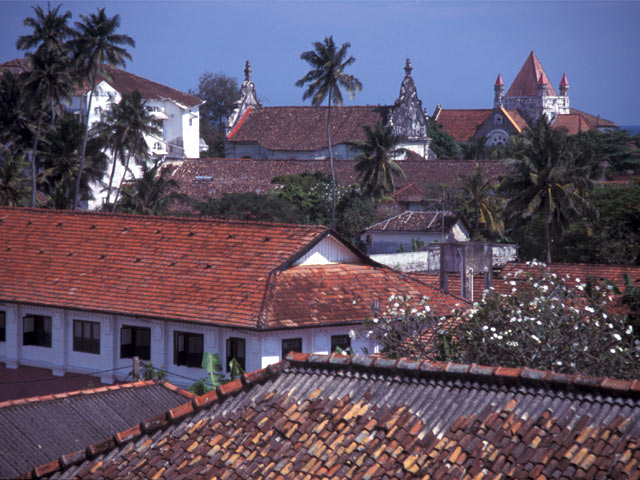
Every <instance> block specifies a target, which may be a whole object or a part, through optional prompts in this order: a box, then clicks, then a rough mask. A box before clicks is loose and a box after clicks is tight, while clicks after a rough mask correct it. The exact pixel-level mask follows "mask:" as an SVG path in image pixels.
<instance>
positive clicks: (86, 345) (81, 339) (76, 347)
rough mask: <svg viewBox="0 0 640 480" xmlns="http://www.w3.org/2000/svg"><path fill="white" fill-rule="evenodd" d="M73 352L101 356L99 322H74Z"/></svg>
mask: <svg viewBox="0 0 640 480" xmlns="http://www.w3.org/2000/svg"><path fill="white" fill-rule="evenodd" d="M73 351H74V352H85V353H95V354H98V355H100V324H99V323H98V322H88V321H85V320H74V321H73Z"/></svg>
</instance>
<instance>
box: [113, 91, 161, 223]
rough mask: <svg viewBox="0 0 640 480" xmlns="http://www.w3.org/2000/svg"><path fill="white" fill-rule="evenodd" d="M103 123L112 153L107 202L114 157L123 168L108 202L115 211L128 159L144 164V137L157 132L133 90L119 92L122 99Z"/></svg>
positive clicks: (142, 103)
mask: <svg viewBox="0 0 640 480" xmlns="http://www.w3.org/2000/svg"><path fill="white" fill-rule="evenodd" d="M107 122H108V123H107V126H106V129H107V130H110V133H111V138H110V142H109V143H110V145H111V150H112V152H113V154H114V155H113V157H114V158H113V165H112V167H111V176H110V178H109V185H108V187H107V203H109V200H110V197H111V188H112V186H113V179H114V175H115V170H116V160H117V157H119V158H120V162H121V163H122V165H123V166H124V170H125V171H124V174H123V175H122V177H121V179H120V183H119V186H118V189H117V191H116V196H115V200H114V201H113V205H112V210H113V211H115V208H116V205H117V203H118V197H119V196H120V190H121V188H122V184H123V182H124V179H125V177H126V176H127V173H130V169H129V164H130V161H131V159H132V158H133V159H134V160H135V161H136V163H137V164H138V165H141V166H142V165H144V163H145V162H146V159H147V158H148V156H149V146H148V145H147V142H146V140H145V136H159V135H160V131H159V129H158V127H157V126H156V125H155V124H154V120H153V118H152V117H151V115H150V113H149V112H148V111H147V109H146V107H145V104H144V100H143V99H142V95H141V94H140V92H139V91H137V90H134V91H133V92H125V93H123V94H122V100H120V103H119V104H118V105H114V106H113V108H112V110H111V112H110V114H109V116H108V117H107ZM102 128H105V127H102Z"/></svg>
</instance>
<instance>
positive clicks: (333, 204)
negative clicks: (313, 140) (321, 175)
mask: <svg viewBox="0 0 640 480" xmlns="http://www.w3.org/2000/svg"><path fill="white" fill-rule="evenodd" d="M331 87H332V86H331V85H329V98H328V101H327V103H328V107H327V141H328V143H329V168H330V169H331V228H332V229H333V230H335V229H336V173H335V171H334V169H333V150H332V149H331Z"/></svg>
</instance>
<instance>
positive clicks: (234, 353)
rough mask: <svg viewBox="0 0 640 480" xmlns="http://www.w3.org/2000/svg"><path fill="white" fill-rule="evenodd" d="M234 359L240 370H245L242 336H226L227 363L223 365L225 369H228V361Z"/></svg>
mask: <svg viewBox="0 0 640 480" xmlns="http://www.w3.org/2000/svg"><path fill="white" fill-rule="evenodd" d="M234 358H235V359H236V360H237V361H238V363H239V364H240V366H241V367H242V370H246V369H247V368H246V362H245V340H244V338H235V337H231V338H227V363H226V365H225V369H226V370H227V371H229V362H231V360H232V359H234Z"/></svg>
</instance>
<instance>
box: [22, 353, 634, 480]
mask: <svg viewBox="0 0 640 480" xmlns="http://www.w3.org/2000/svg"><path fill="white" fill-rule="evenodd" d="M37 475H51V476H52V478H61V477H81V478H84V477H107V478H111V477H114V476H117V477H121V478H125V477H126V478H134V477H135V478H138V477H140V478H156V477H157V478H159V477H163V478H167V477H174V476H180V475H184V476H185V477H195V476H198V475H202V476H206V477H217V478H227V477H228V478H236V477H238V478H256V479H262V478H274V479H281V478H282V479H284V478H309V479H320V478H327V479H328V478H354V479H355V478H357V479H360V478H363V479H374V478H381V479H382V478H432V479H435V480H440V479H448V478H456V479H457V478H465V479H466V478H469V479H471V478H489V477H490V478H494V477H495V478H502V477H505V478H506V477H508V478H543V479H548V478H583V477H585V478H637V477H638V476H639V475H640V382H639V381H637V380H633V381H624V380H614V379H611V378H591V377H584V376H581V375H573V376H570V375H564V374H556V373H553V372H548V371H539V370H533V369H528V368H502V367H485V366H478V365H457V364H451V363H433V362H428V361H423V362H418V361H411V360H406V359H401V360H389V359H385V358H372V357H361V356H353V357H346V356H340V355H336V354H334V355H331V356H326V355H309V354H300V353H291V354H289V355H288V356H287V361H285V362H281V363H279V364H277V365H272V366H270V367H268V368H267V369H262V370H258V371H256V372H252V373H249V374H245V375H243V377H242V378H241V379H237V380H234V381H233V382H230V383H228V384H226V385H224V386H222V387H220V388H218V389H217V391H215V392H210V393H209V394H207V395H204V396H202V397H198V398H196V399H194V401H193V402H192V403H191V404H186V405H183V406H182V407H178V408H176V409H173V410H171V411H170V412H167V413H166V414H165V415H162V416H157V417H154V418H151V419H149V420H147V421H145V422H142V423H141V424H140V425H139V426H137V427H135V428H132V429H129V430H127V431H125V432H121V433H119V434H117V435H115V436H114V437H112V438H109V439H106V440H105V441H104V442H101V443H99V444H95V445H91V446H89V447H88V448H86V449H85V450H83V451H78V452H76V453H75V454H72V455H66V456H63V457H62V458H61V459H60V460H59V461H54V462H51V463H50V464H45V465H42V466H40V467H37V468H36V469H34V470H33V471H32V472H31V476H37Z"/></svg>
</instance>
